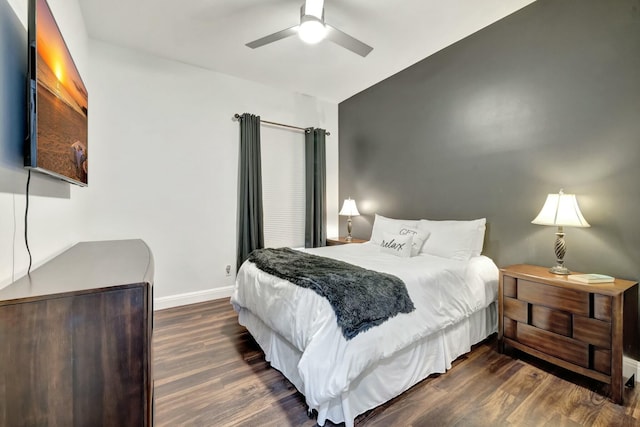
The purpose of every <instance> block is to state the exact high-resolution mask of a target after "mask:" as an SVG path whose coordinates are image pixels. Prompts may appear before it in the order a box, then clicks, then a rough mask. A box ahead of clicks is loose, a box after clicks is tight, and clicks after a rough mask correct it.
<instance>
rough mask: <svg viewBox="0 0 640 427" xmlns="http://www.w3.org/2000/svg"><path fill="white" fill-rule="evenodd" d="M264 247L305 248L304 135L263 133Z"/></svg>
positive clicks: (286, 132) (273, 130)
mask: <svg viewBox="0 0 640 427" xmlns="http://www.w3.org/2000/svg"><path fill="white" fill-rule="evenodd" d="M260 137H261V153H262V201H263V215H264V245H265V247H268V248H269V247H270V248H274V247H283V246H286V247H303V246H304V227H305V212H304V210H305V181H304V180H305V173H304V172H305V168H304V135H303V134H302V133H300V132H290V131H286V130H285V131H283V130H282V129H271V128H268V127H267V126H263V127H262V129H261V135H260Z"/></svg>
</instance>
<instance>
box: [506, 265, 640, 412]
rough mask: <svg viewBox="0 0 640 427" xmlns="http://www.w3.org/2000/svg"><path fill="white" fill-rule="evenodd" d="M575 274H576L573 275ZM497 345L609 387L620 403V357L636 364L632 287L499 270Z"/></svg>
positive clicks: (524, 269) (517, 268)
mask: <svg viewBox="0 0 640 427" xmlns="http://www.w3.org/2000/svg"><path fill="white" fill-rule="evenodd" d="M576 274H579V273H576ZM498 303H499V315H498V342H499V344H498V346H499V350H500V351H501V352H502V351H504V347H505V345H508V346H511V347H513V348H515V349H518V350H520V351H523V352H525V353H528V354H531V355H533V356H535V357H537V358H539V359H543V360H545V361H547V362H550V363H553V364H555V365H557V366H561V367H563V368H565V369H568V370H570V371H573V372H577V373H579V374H582V375H585V376H587V377H590V378H593V379H596V380H598V381H602V382H604V383H606V384H610V385H611V399H612V400H613V401H614V402H616V403H622V392H623V387H624V384H623V379H622V355H623V353H624V354H626V355H628V356H630V357H632V358H634V359H636V360H637V359H638V353H639V348H638V283H637V282H632V281H628V280H620V279H616V280H615V281H614V282H612V283H599V284H582V283H579V282H575V281H571V280H569V279H568V277H567V276H562V275H556V274H552V273H550V272H549V270H548V269H547V268H546V267H536V266H532V265H524V264H521V265H512V266H510V267H506V268H502V269H501V270H500V285H499V288H498Z"/></svg>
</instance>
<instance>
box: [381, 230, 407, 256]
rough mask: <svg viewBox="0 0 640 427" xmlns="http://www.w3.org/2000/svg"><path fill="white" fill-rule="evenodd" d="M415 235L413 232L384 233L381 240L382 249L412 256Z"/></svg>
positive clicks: (397, 254) (399, 254)
mask: <svg viewBox="0 0 640 427" xmlns="http://www.w3.org/2000/svg"><path fill="white" fill-rule="evenodd" d="M412 244H413V236H412V235H411V234H405V235H400V234H391V233H386V232H385V233H383V234H382V241H381V242H380V251H381V252H386V253H389V254H393V255H395V256H399V257H403V258H408V257H410V256H411V245H412Z"/></svg>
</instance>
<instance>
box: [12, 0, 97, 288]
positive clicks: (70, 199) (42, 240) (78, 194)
mask: <svg viewBox="0 0 640 427" xmlns="http://www.w3.org/2000/svg"><path fill="white" fill-rule="evenodd" d="M49 5H50V7H51V9H52V11H53V14H54V16H55V17H56V20H57V21H58V24H59V26H60V28H61V31H62V34H63V36H64V38H65V41H66V43H67V45H68V47H69V49H70V50H71V52H72V55H73V57H74V60H75V62H76V65H77V67H78V69H79V70H80V73H81V74H82V76H83V78H84V79H85V82H86V81H88V79H89V75H88V54H87V44H88V38H87V35H86V31H85V27H84V21H83V19H82V15H81V14H80V7H79V5H78V3H77V1H76V0H49ZM0 14H2V16H1V18H2V25H1V27H2V30H1V32H2V35H1V36H0V43H2V51H1V53H0V82H1V83H2V91H1V92H0V94H1V96H0V129H1V130H0V287H3V286H4V285H7V284H8V283H10V282H11V280H12V277H15V278H16V279H17V278H19V277H20V276H23V275H24V274H26V272H27V266H28V257H27V252H26V248H25V244H24V209H25V195H24V193H25V186H26V182H27V173H26V171H25V170H24V169H23V167H22V161H23V159H22V144H23V139H24V126H25V122H24V118H25V111H26V110H25V108H26V107H25V96H26V95H25V91H24V88H25V82H26V70H27V63H26V52H27V41H26V39H27V37H26V23H27V1H25V0H8V1H7V0H0ZM82 191H83V190H82V189H80V188H77V187H74V186H71V188H69V185H68V184H64V183H62V182H60V181H57V180H53V179H51V178H48V177H44V176H40V175H38V174H33V177H32V180H31V194H32V195H31V197H30V208H29V246H30V248H31V252H32V254H33V260H34V266H37V265H39V264H41V263H43V262H44V261H46V260H48V259H50V258H51V257H53V256H55V255H57V254H58V253H60V252H62V251H63V250H64V249H66V248H68V247H70V246H72V245H73V244H74V243H76V242H77V241H78V240H79V239H80V236H81V235H82V230H83V229H84V218H85V216H84V214H83V210H84V207H83V206H84V204H83V201H82ZM14 255H15V256H14Z"/></svg>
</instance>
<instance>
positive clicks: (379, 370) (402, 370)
mask: <svg viewBox="0 0 640 427" xmlns="http://www.w3.org/2000/svg"><path fill="white" fill-rule="evenodd" d="M497 319H498V316H497V307H496V303H495V302H494V303H492V304H491V305H489V306H488V307H487V308H485V309H482V310H479V311H477V312H475V313H473V314H472V315H471V316H469V317H467V318H465V319H463V320H461V321H460V322H458V323H455V324H452V325H450V326H447V327H446V328H444V329H443V330H441V331H438V332H435V333H433V334H431V335H429V336H427V337H424V338H423V339H421V340H419V341H418V342H416V343H414V344H413V345H411V346H409V347H407V348H405V349H404V350H402V351H400V352H398V353H396V354H394V355H393V356H392V357H390V358H387V359H383V360H381V361H379V362H378V363H376V364H375V365H373V366H371V367H370V368H369V369H367V370H366V371H364V372H363V373H362V375H360V377H358V378H357V379H356V380H355V381H353V382H352V383H351V384H350V387H349V389H348V390H347V391H345V392H344V393H343V394H342V395H341V396H336V397H335V398H334V399H332V400H331V401H329V402H326V403H324V404H322V405H321V406H320V407H318V408H309V409H315V410H317V412H318V419H317V422H318V424H319V425H321V426H323V425H324V423H325V421H326V420H327V419H328V420H330V421H332V422H334V423H341V422H344V423H345V425H346V427H352V426H353V421H354V419H355V417H356V416H358V415H360V414H362V413H364V412H366V411H368V410H369V409H373V408H375V407H376V406H379V405H381V404H383V403H384V402H387V401H388V400H391V399H392V398H394V397H396V396H398V395H399V394H401V393H403V392H404V391H406V390H408V389H409V388H410V387H412V386H413V385H415V384H417V383H418V382H420V381H421V380H423V379H425V378H426V377H428V376H429V375H431V374H435V373H444V372H446V370H447V369H450V368H451V363H452V362H453V361H454V360H455V359H457V358H458V357H460V356H461V355H463V354H465V353H468V352H469V351H470V350H471V346H472V345H474V344H476V343H478V342H480V341H482V340H484V339H485V338H487V337H488V336H489V335H491V334H492V333H494V332H496V331H497V324H498V320H497ZM238 321H239V322H240V324H241V325H243V326H244V327H246V328H247V330H248V331H249V332H250V333H251V335H252V336H253V337H254V339H255V340H256V342H257V343H258V345H260V347H261V348H262V350H263V351H264V354H265V359H266V360H267V361H268V362H270V363H271V366H272V367H274V368H276V369H277V370H279V371H280V372H282V373H283V374H284V376H285V377H287V379H289V381H291V383H293V385H294V386H295V387H296V388H297V389H298V391H301V390H304V384H303V382H302V378H301V377H300V375H299V373H298V362H299V361H300V357H301V356H302V353H301V352H300V351H299V350H298V349H297V348H295V347H294V346H292V345H291V344H290V343H289V342H288V341H287V340H285V339H284V338H282V337H281V336H280V335H279V334H278V333H276V332H274V331H273V330H272V329H271V328H269V327H268V326H267V325H265V324H264V323H263V322H262V321H261V320H260V319H259V318H257V317H256V316H255V315H253V314H252V313H251V312H250V311H249V310H247V309H244V308H242V309H240V311H239V313H238Z"/></svg>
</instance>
